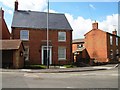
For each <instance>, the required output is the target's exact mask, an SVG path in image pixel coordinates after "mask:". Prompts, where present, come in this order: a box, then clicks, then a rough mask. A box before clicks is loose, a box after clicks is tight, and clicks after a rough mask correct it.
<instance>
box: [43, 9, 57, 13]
mask: <svg viewBox="0 0 120 90" xmlns="http://www.w3.org/2000/svg"><path fill="white" fill-rule="evenodd" d="M44 12H48V10H47V9H45V10H44ZM49 13H58V12H56V11H55V10H51V9H50V10H49Z"/></svg>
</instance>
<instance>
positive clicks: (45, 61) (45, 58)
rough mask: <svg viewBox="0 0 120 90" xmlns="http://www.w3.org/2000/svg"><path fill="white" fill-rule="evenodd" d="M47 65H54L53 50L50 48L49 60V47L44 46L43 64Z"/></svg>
mask: <svg viewBox="0 0 120 90" xmlns="http://www.w3.org/2000/svg"><path fill="white" fill-rule="evenodd" d="M47 60H48V61H47ZM47 63H49V64H52V49H51V47H49V48H48V59H47V47H46V46H42V64H43V65H47Z"/></svg>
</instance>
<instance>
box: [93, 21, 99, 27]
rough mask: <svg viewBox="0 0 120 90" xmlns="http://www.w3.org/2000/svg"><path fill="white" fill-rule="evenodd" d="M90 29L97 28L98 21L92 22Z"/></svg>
mask: <svg viewBox="0 0 120 90" xmlns="http://www.w3.org/2000/svg"><path fill="white" fill-rule="evenodd" d="M92 29H98V23H97V22H96V21H95V22H94V23H92Z"/></svg>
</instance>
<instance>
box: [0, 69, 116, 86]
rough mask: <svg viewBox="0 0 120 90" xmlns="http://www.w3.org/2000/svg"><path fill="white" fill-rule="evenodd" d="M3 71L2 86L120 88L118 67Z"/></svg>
mask: <svg viewBox="0 0 120 90" xmlns="http://www.w3.org/2000/svg"><path fill="white" fill-rule="evenodd" d="M1 73H2V88H118V68H114V69H110V70H98V71H86V72H65V73H27V72H1Z"/></svg>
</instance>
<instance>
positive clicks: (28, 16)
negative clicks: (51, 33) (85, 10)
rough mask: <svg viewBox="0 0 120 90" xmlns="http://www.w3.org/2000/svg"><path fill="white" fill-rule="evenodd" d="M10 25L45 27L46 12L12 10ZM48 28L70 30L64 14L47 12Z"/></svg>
mask: <svg viewBox="0 0 120 90" xmlns="http://www.w3.org/2000/svg"><path fill="white" fill-rule="evenodd" d="M12 27H21V28H33V29H46V28H47V13H46V12H36V11H23V10H18V11H15V12H14V16H13V21H12ZM49 29H55V30H56V29H62V30H63V29H64V30H72V28H71V26H70V24H69V22H68V20H67V19H66V17H65V15H64V14H56V13H49Z"/></svg>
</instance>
